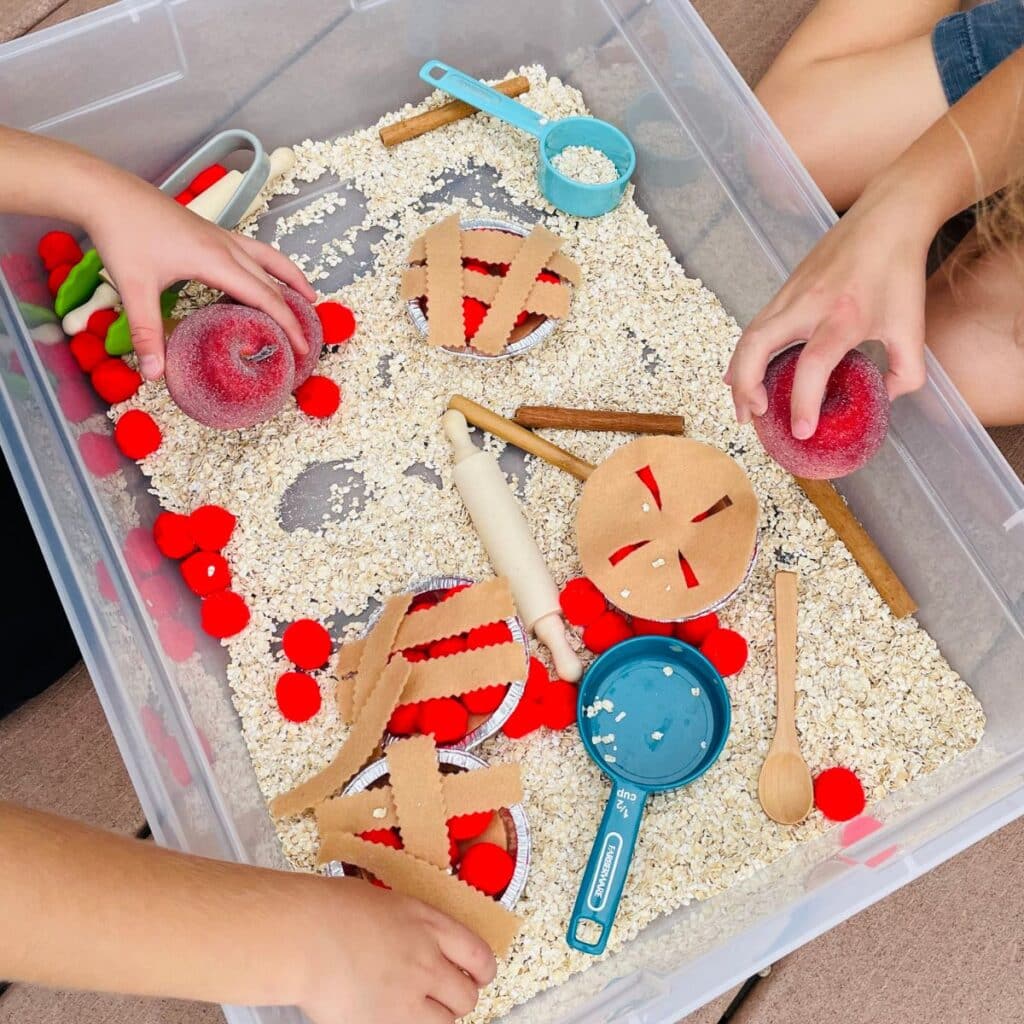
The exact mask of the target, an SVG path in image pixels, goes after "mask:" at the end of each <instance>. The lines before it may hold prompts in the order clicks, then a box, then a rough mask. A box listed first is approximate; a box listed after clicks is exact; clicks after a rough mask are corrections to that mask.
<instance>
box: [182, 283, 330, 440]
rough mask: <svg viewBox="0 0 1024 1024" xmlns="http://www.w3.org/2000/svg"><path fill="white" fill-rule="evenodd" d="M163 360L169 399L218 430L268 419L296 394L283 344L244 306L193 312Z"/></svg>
mask: <svg viewBox="0 0 1024 1024" xmlns="http://www.w3.org/2000/svg"><path fill="white" fill-rule="evenodd" d="M314 319H315V317H314ZM166 360H167V362H166V369H165V375H166V379H167V390H168V392H169V393H170V395H171V398H173V399H174V401H175V402H176V403H177V404H178V406H179V408H180V409H181V410H182V412H184V413H185V414H186V415H188V416H191V417H192V419H194V420H197V421H198V422H199V423H202V424H205V425H206V426H208V427H216V428H218V429H220V430H238V429H240V428H242V427H251V426H253V425H254V424H256V423H262V422H263V421H264V420H268V419H270V418H271V417H272V416H275V415H276V414H277V413H278V412H280V411H281V409H282V408H284V405H285V403H286V402H287V401H288V400H289V398H290V397H291V393H292V392H293V391H294V390H295V357H294V356H293V354H292V348H291V345H290V344H289V343H288V338H287V337H286V336H285V333H284V331H282V330H281V328H280V327H278V325H277V324H276V323H275V322H274V321H273V320H272V319H271V318H270V317H269V316H267V314H266V313H261V312H260V311H259V310H257V309H250V308H249V307H248V306H236V305H233V304H230V303H219V302H218V303H215V304H214V305H212V306H206V307H204V308H203V309H199V310H196V312H195V313H192V314H191V315H190V316H187V317H186V318H185V319H184V320H182V321H181V323H179V324H178V326H177V327H175V329H174V331H173V332H172V333H171V336H170V337H169V338H168V339H167V356H166Z"/></svg>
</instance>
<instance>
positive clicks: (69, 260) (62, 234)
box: [36, 231, 82, 270]
mask: <svg viewBox="0 0 1024 1024" xmlns="http://www.w3.org/2000/svg"><path fill="white" fill-rule="evenodd" d="M36 251H37V252H38V253H39V258H40V259H41V260H42V261H43V266H44V267H46V269H47V270H53V269H54V268H55V267H59V266H60V265H61V264H64V263H66V264H68V265H69V269H70V267H73V266H74V265H75V264H76V263H77V262H78V261H79V260H80V259H81V258H82V248H81V246H80V245H79V244H78V243H77V242H76V241H75V239H74V237H73V236H72V235H69V234H68V233H67V232H66V231H47V232H46V234H45V235H43V237H42V238H40V239H39V245H38V246H37V247H36Z"/></svg>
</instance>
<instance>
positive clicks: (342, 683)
mask: <svg viewBox="0 0 1024 1024" xmlns="http://www.w3.org/2000/svg"><path fill="white" fill-rule="evenodd" d="M355 690H356V680H355V676H352V675H347V676H342V677H341V678H340V679H339V680H338V685H337V686H336V687H335V688H334V700H335V702H336V703H337V705H338V715H339V716H340V718H341V720H342V721H343V722H346V723H348V722H351V721H352V702H353V695H354V694H355Z"/></svg>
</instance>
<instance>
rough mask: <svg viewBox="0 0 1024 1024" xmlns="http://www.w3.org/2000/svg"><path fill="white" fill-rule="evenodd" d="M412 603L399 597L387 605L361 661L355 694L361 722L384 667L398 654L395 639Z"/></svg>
mask: <svg viewBox="0 0 1024 1024" xmlns="http://www.w3.org/2000/svg"><path fill="white" fill-rule="evenodd" d="M411 602H412V595H411V594H397V595H396V596H395V597H392V598H391V599H390V600H389V601H388V602H387V603H386V604H385V605H384V610H383V612H382V613H381V616H380V618H379V619H378V620H377V624H376V625H375V626H374V627H373V629H372V630H371V631H370V634H369V636H367V638H366V644H365V645H364V647H363V652H362V656H361V657H360V658H359V668H358V670H357V671H356V681H355V687H354V689H353V693H352V717H353V720H354V719H356V718H358V717H359V715H360V713H361V712H362V710H363V706H364V705H365V704H366V699H367V697H369V695H370V692H371V691H372V690H373V688H374V686H376V684H377V680H378V679H379V678H380V674H381V672H383V671H384V666H385V665H386V664H387V663H388V658H390V657H391V652H392V651H393V650H394V646H395V637H396V636H397V635H398V631H399V629H401V626H402V619H404V618H405V613H406V612H407V611H408V610H409V605H410V603H411Z"/></svg>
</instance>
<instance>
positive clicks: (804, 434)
mask: <svg viewBox="0 0 1024 1024" xmlns="http://www.w3.org/2000/svg"><path fill="white" fill-rule="evenodd" d="M863 340H864V337H863V333H862V331H861V330H860V329H859V327H858V325H857V323H856V321H853V320H851V319H848V318H846V317H842V316H834V317H829V318H828V319H826V320H823V321H822V322H821V323H820V324H818V326H817V327H816V328H815V329H814V332H813V333H812V334H811V336H810V338H809V339H808V341H807V344H806V346H805V347H804V350H803V351H802V352H801V353H800V358H799V359H798V360H797V363H796V373H795V375H794V377H793V394H792V397H791V399H790V416H791V420H790V430H791V431H792V433H793V436H794V437H795V438H797V440H800V441H806V440H807V438H809V437H810V436H811V435H812V434H813V433H814V432H815V431H816V430H817V429H818V417H819V415H820V413H821V403H822V401H823V400H824V398H825V388H826V387H827V386H828V379H829V377H830V376H832V371H833V370H834V369H835V368H836V367H837V366H838V365H839V362H840V360H841V359H842V358H843V356H845V355H846V353H847V352H849V351H850V349H851V348H856V347H857V345H859V344H860V343H861V342H862V341H863Z"/></svg>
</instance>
